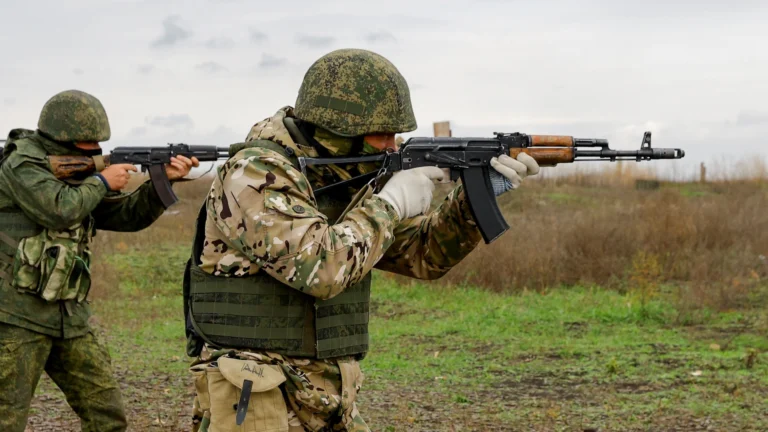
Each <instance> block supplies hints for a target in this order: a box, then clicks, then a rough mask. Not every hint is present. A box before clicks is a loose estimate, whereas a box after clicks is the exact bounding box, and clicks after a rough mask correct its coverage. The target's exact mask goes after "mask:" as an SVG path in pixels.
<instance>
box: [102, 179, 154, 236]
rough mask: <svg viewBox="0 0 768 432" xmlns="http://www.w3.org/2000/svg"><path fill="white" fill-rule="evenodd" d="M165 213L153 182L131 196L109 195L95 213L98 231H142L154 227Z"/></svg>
mask: <svg viewBox="0 0 768 432" xmlns="http://www.w3.org/2000/svg"><path fill="white" fill-rule="evenodd" d="M164 211H165V207H163V204H162V202H160V197H158V196H157V192H155V188H154V187H152V183H151V182H145V183H144V184H142V185H141V186H139V188H138V189H136V190H135V191H133V192H131V193H129V194H107V196H106V197H104V200H103V201H102V202H101V203H100V204H99V205H98V206H97V207H96V209H95V210H94V211H93V217H94V218H95V219H96V229H100V230H107V231H122V232H131V231H140V230H143V229H144V228H146V227H148V226H150V225H152V223H153V222H154V221H156V220H157V218H159V217H160V215H162V214H163V212H164Z"/></svg>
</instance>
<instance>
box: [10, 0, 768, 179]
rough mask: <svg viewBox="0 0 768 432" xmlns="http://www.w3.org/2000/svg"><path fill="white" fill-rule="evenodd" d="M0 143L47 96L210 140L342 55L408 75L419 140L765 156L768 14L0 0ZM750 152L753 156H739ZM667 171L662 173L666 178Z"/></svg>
mask: <svg viewBox="0 0 768 432" xmlns="http://www.w3.org/2000/svg"><path fill="white" fill-rule="evenodd" d="M0 17H3V19H2V23H3V24H2V27H0V29H1V30H0V53H2V61H1V62H0V132H1V133H2V134H5V133H6V132H7V131H8V130H10V129H11V128H15V127H26V128H34V127H35V125H36V122H37V117H38V115H39V112H40V109H41V108H42V106H43V104H44V103H45V101H46V100H47V99H48V98H49V97H50V96H52V95H53V94H55V93H57V92H59V91H62V90H66V89H71V88H75V89H80V90H84V91H87V92H89V93H92V94H94V95H95V96H97V97H98V98H100V99H101V101H102V102H103V103H104V105H105V107H106V109H107V112H108V113H109V118H110V122H111V125H112V136H113V139H112V140H111V141H109V143H108V145H109V146H112V145H128V144H132V145H164V144H165V143H167V142H171V141H172V142H180V141H184V142H189V143H194V144H219V145H225V144H228V143H232V142H236V141H240V140H242V139H244V138H245V135H246V133H247V132H248V130H249V129H250V127H251V125H252V124H253V123H255V122H256V121H259V120H261V119H263V118H265V117H268V116H270V115H271V114H272V113H274V112H275V111H276V110H277V109H279V108H280V107H282V106H284V105H293V103H294V101H295V99H296V92H297V90H298V88H299V85H300V83H301V79H302V76H303V75H304V72H306V69H307V68H308V67H309V65H310V64H311V63H312V62H313V61H314V60H316V59H317V58H318V57H320V56H321V55H323V54H325V53H327V52H329V51H331V50H333V49H337V48H348V47H356V48H366V49H370V50H373V51H376V52H378V53H380V54H382V55H384V56H385V57H387V58H389V59H390V60H391V61H392V62H393V63H394V64H395V65H396V66H397V67H398V68H399V69H400V71H401V72H402V73H403V75H404V76H405V77H406V79H407V81H408V83H409V85H410V88H411V92H412V100H413V104H414V108H415V111H416V116H417V120H418V123H419V130H418V131H416V132H415V133H414V134H412V135H431V134H432V122H434V121H439V120H451V122H452V125H453V131H454V136H460V135H472V136H481V135H490V134H491V133H492V132H494V131H509V132H513V131H521V132H527V133H540V134H543V133H552V134H567V135H576V136H582V137H602V138H609V139H610V140H611V143H612V146H614V147H617V148H635V147H639V145H640V140H641V137H642V132H643V131H644V130H652V131H653V132H654V145H656V146H659V147H684V148H685V150H686V153H687V157H686V160H685V161H684V162H685V164H684V165H682V166H684V167H685V168H684V170H685V171H686V172H688V171H690V172H693V170H694V167H695V166H697V165H698V162H699V161H707V162H710V161H713V160H718V159H721V158H722V155H724V154H726V153H731V154H734V155H736V156H731V158H733V159H743V158H744V157H752V158H755V159H758V158H761V159H762V160H765V158H766V156H768V150H767V148H766V143H767V142H768V140H767V139H766V136H768V106H766V101H768V84H766V79H767V78H768V50H767V49H766V43H767V42H768V26H766V24H765V23H766V22H768V2H766V1H734V0H731V1H727V2H726V1H711V0H710V1H707V0H700V1H695V2H694V1H657V0H646V1H643V2H639V1H633V2H618V1H597V0H593V1H546V0H540V1H535V2H534V1H530V0H529V1H515V0H508V1H503V0H496V1H493V0H486V1H483V0H475V1H445V0H443V1H436V0H427V1H423V0H418V1H417V0H409V1H400V0H389V1H386V2H379V1H360V0H355V1H341V0H338V1H317V0H316V1H308V0H293V1H291V2H283V3H280V2H274V1H270V2H262V1H253V0H251V1H247V0H242V1H239V0H187V1H180V0H152V1H149V0H147V1H128V0H111V1H107V0H67V1H52V0H48V1H36V0H26V1H23V2H22V1H15V0H0ZM741 155H748V156H741ZM662 166H669V164H666V165H662Z"/></svg>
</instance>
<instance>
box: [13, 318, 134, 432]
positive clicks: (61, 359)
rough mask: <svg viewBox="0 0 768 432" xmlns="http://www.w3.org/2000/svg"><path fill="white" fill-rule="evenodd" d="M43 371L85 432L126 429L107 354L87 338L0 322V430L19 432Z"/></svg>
mask: <svg viewBox="0 0 768 432" xmlns="http://www.w3.org/2000/svg"><path fill="white" fill-rule="evenodd" d="M43 371H45V372H47V373H48V376H50V377H51V379H52V380H53V381H54V382H55V383H56V385H58V386H59V388H60V389H61V390H62V391H63V392H64V395H65V396H66V398H67V402H68V403H69V406H71V407H72V409H73V410H74V411H75V412H76V413H77V415H78V416H79V417H80V424H81V426H82V430H83V431H84V432H117V431H125V430H126V428H127V422H126V419H125V412H124V410H123V401H122V397H121V396H120V389H119V388H118V386H117V383H116V382H115V379H114V378H113V376H112V366H111V364H110V358H109V353H108V352H107V350H106V349H105V348H104V347H103V346H101V345H100V344H99V343H98V341H97V340H96V337H95V336H94V335H93V334H92V333H88V334H87V335H85V336H82V337H77V338H72V339H59V338H52V337H50V336H46V335H43V334H40V333H37V332H33V331H30V330H26V329H23V328H21V327H16V326H12V325H9V324H4V323H0V430H2V431H3V432H24V429H25V427H26V424H27V414H28V412H29V404H30V402H31V400H32V396H33V394H34V392H35V388H36V387H37V383H38V381H39V379H40V376H41V375H42V373H43Z"/></svg>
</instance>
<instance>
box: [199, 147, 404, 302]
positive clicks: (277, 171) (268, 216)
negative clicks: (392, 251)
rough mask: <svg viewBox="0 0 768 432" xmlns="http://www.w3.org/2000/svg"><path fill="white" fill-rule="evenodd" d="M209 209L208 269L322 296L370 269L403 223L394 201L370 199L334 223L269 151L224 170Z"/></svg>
mask: <svg viewBox="0 0 768 432" xmlns="http://www.w3.org/2000/svg"><path fill="white" fill-rule="evenodd" d="M207 211H208V221H207V223H206V227H205V239H206V240H205V243H204V246H203V254H202V257H201V260H202V269H203V270H204V271H207V272H209V273H212V274H214V275H221V276H244V275H248V274H254V273H256V272H259V271H264V272H266V273H267V274H269V275H270V276H272V277H274V278H275V279H277V280H279V281H281V282H283V283H285V284H286V285H288V286H290V287H292V288H295V289H297V290H299V291H301V292H304V293H306V294H309V295H311V296H314V297H318V298H322V299H328V298H332V297H334V296H336V295H338V294H339V293H341V292H342V291H343V290H344V289H346V288H347V287H350V286H352V285H354V284H356V283H357V282H359V281H360V280H361V279H362V278H363V277H364V276H366V275H367V274H368V273H370V271H371V270H372V268H373V266H374V265H375V264H376V262H377V261H378V260H379V259H381V257H382V256H383V255H384V251H386V250H387V248H389V246H390V244H392V241H393V240H394V236H393V230H394V228H395V226H397V223H398V222H399V217H398V216H397V214H396V213H395V211H394V209H393V208H392V206H391V205H390V204H389V203H387V202H386V201H384V200H382V199H380V198H378V197H373V198H371V199H369V200H366V201H365V202H364V203H363V204H362V205H361V206H359V207H357V208H356V209H354V210H352V211H350V212H349V213H348V214H347V215H346V216H345V217H344V219H343V220H342V221H341V222H340V223H338V224H335V225H334V224H331V223H329V222H328V220H327V217H326V216H325V215H324V214H322V213H321V212H320V211H319V210H318V208H317V204H316V202H315V198H314V195H313V193H312V190H311V188H310V187H309V184H308V181H307V179H306V177H305V176H304V175H303V174H302V173H301V172H300V171H298V170H296V169H295V168H294V167H293V166H292V165H291V163H290V162H289V161H288V160H287V159H285V158H284V157H282V156H280V155H279V154H278V153H276V152H274V151H271V150H267V149H264V148H249V149H246V150H242V151H241V152H239V153H238V154H237V155H236V156H235V157H234V158H233V159H230V160H229V161H227V163H226V164H224V165H223V166H222V167H221V168H220V169H219V172H218V177H217V179H216V180H215V181H214V184H213V187H212V188H211V192H210V195H209V196H208V201H207Z"/></svg>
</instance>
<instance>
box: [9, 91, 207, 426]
mask: <svg viewBox="0 0 768 432" xmlns="http://www.w3.org/2000/svg"><path fill="white" fill-rule="evenodd" d="M109 137H110V128H109V122H108V119H107V115H106V112H105V111H104V108H103V106H102V105H101V102H99V100H98V99H96V98H95V97H93V96H91V95H89V94H87V93H83V92H79V91H75V90H71V91H65V92H62V93H59V94H57V95H55V96H54V97H52V98H51V99H50V100H49V101H48V102H47V103H46V104H45V107H44V108H43V111H42V113H41V115H40V121H39V123H38V130H37V131H32V130H25V129H14V130H12V131H11V132H10V134H9V135H8V140H7V142H6V144H5V147H4V148H3V158H2V162H0V163H1V164H2V165H0V430H3V431H9V432H22V431H24V429H25V426H26V423H27V413H28V411H29V404H30V401H31V399H32V396H33V393H34V391H35V387H36V386H37V383H38V380H39V379H40V375H41V374H42V372H43V371H45V372H47V373H48V375H49V376H50V377H51V379H53V381H54V382H55V383H56V384H57V385H58V386H59V388H61V390H62V391H63V392H64V394H65V395H66V397H67V402H68V403H69V405H70V406H71V407H72V408H73V409H74V410H75V412H76V413H77V414H78V415H79V416H80V419H81V424H82V430H84V431H92V432H105V431H124V430H125V429H126V419H125V414H124V410H123V403H122V400H121V397H120V391H119V388H118V386H117V383H116V382H115V379H114V378H113V376H112V368H111V365H110V358H109V353H108V352H107V350H106V349H105V348H104V346H103V345H101V344H100V343H99V342H98V341H97V339H96V337H95V335H94V333H93V331H92V330H91V329H90V327H89V325H88V318H89V317H90V314H91V312H90V307H89V305H88V301H87V300H86V298H87V295H88V290H89V288H90V282H91V276H96V275H91V274H90V268H89V265H90V261H91V252H90V250H89V243H90V241H91V238H92V237H93V235H94V233H95V231H96V230H111V231H138V230H141V229H143V228H145V227H147V226H149V225H150V224H151V223H152V222H153V221H154V220H155V219H157V218H158V217H159V216H160V215H161V214H162V213H163V211H164V208H163V205H162V204H161V202H160V199H159V197H158V196H157V195H156V193H155V192H154V189H153V188H152V187H151V185H150V184H149V183H146V184H144V185H142V186H141V187H139V188H138V190H136V191H135V192H133V193H130V194H122V193H119V192H118V190H119V189H122V187H124V186H125V182H126V181H127V179H128V171H131V170H135V167H133V166H130V165H128V166H124V165H114V166H110V167H108V168H106V169H104V170H103V171H101V173H99V174H96V175H94V176H91V177H88V178H85V179H81V180H80V181H76V182H74V181H73V183H64V182H62V181H59V180H58V179H57V178H56V177H55V176H54V175H53V173H52V171H51V166H50V164H49V162H48V159H47V156H49V155H55V156H64V155H73V156H80V155H98V154H100V147H99V145H98V143H99V142H101V141H106V140H108V139H109ZM194 164H196V162H195V161H191V160H188V159H186V158H185V160H175V161H173V163H172V166H169V169H168V173H169V178H173V179H177V178H179V177H181V176H183V175H186V173H187V172H189V167H190V166H192V165H194Z"/></svg>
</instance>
